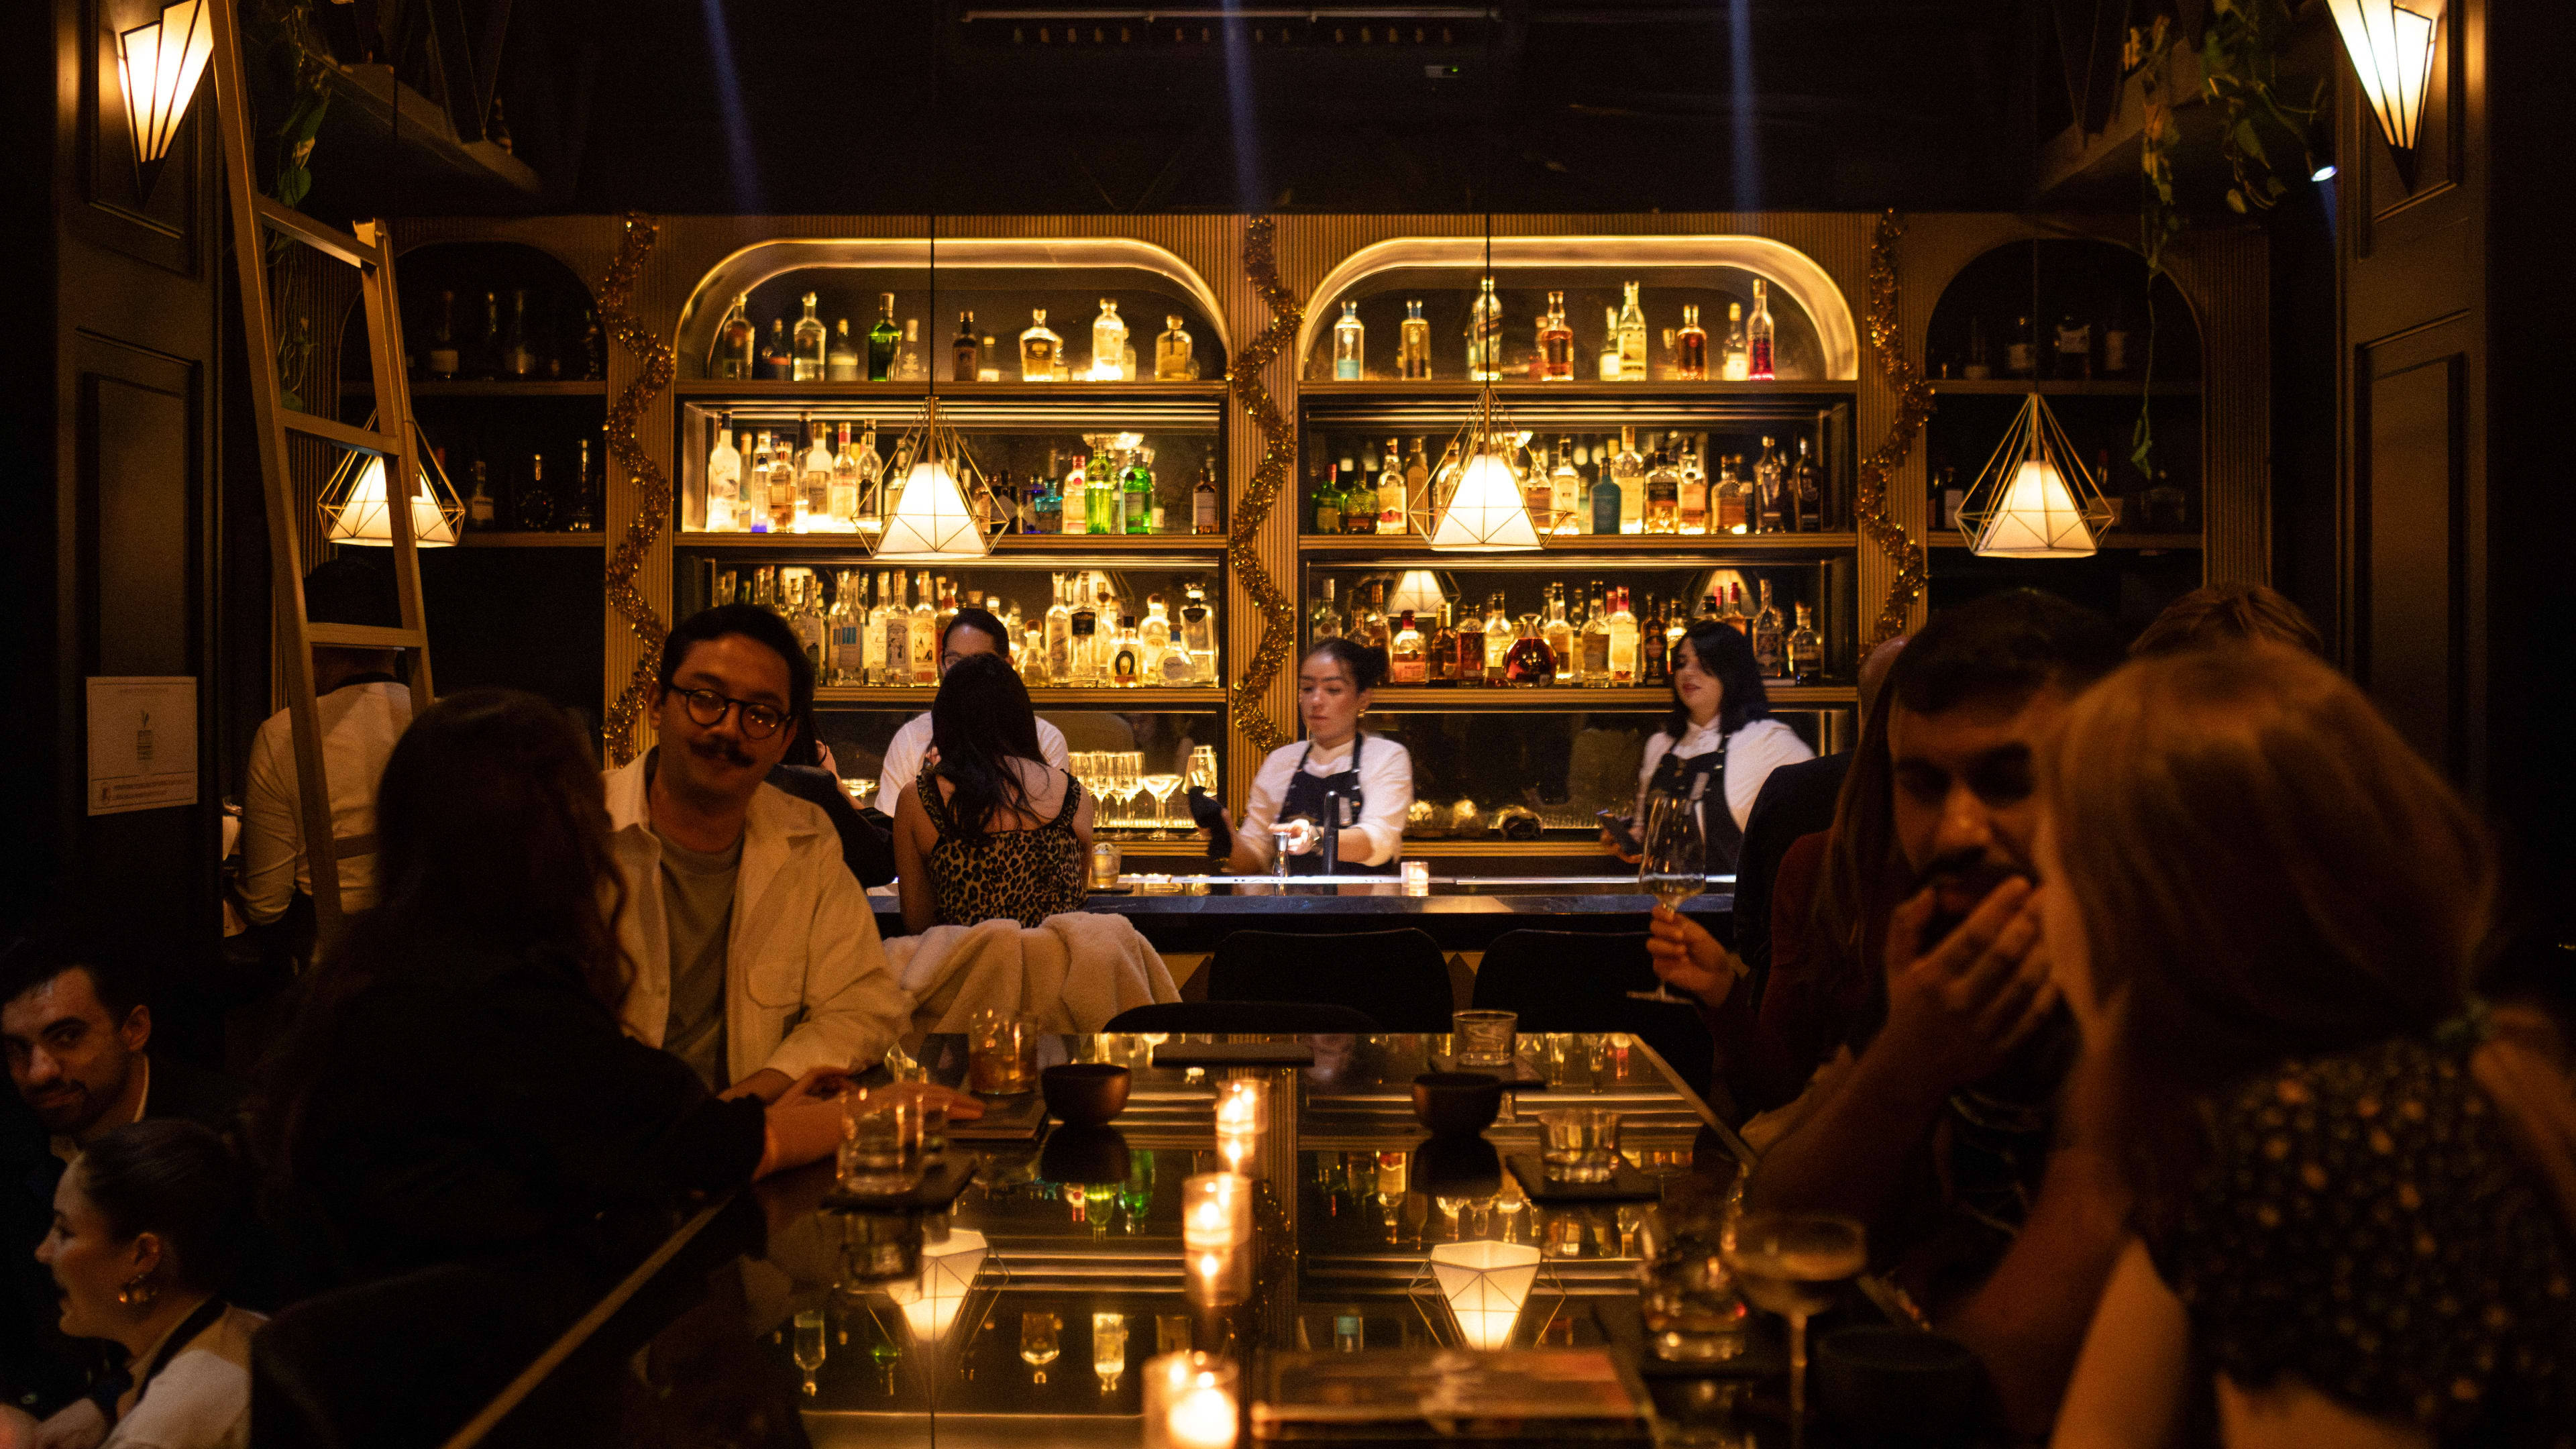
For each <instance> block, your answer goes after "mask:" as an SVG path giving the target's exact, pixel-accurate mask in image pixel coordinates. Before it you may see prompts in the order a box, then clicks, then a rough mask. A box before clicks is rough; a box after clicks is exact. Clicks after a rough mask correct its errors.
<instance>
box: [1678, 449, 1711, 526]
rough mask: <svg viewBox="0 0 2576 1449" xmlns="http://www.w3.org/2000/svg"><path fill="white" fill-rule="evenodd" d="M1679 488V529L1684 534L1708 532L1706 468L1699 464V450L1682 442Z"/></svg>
mask: <svg viewBox="0 0 2576 1449" xmlns="http://www.w3.org/2000/svg"><path fill="white" fill-rule="evenodd" d="M1679 471H1680V473H1681V478H1682V488H1681V495H1682V496H1681V531H1682V532H1684V533H1686V534H1705V533H1707V532H1708V469H1706V468H1705V467H1703V466H1701V464H1700V459H1699V450H1698V449H1697V448H1694V447H1692V446H1691V445H1690V444H1689V443H1687V442H1685V443H1683V444H1682V456H1681V463H1680V467H1679Z"/></svg>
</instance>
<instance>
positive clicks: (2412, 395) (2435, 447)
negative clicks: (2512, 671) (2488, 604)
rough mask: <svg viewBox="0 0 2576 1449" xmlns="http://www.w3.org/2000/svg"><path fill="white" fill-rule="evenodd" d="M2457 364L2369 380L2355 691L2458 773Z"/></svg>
mask: <svg viewBox="0 0 2576 1449" xmlns="http://www.w3.org/2000/svg"><path fill="white" fill-rule="evenodd" d="M2466 364H2467V359H2465V358H2463V357H2461V356H2459V355H2458V354H2456V353H2454V354H2449V355H2445V356H2440V357H2435V358H2431V359H2429V360H2425V361H2420V362H2413V363H2410V364H2407V365H2403V366H2400V367H2398V368H2397V369H2395V370H2394V371H2389V372H2385V373H2379V374H2378V375H2375V376H2371V375H2370V372H2369V370H2368V368H2367V364H2365V370H2364V375H2365V376H2370V381H2369V395H2368V398H2367V400H2366V402H2365V404H2364V407H2363V412H2364V416H2365V419H2366V421H2365V424H2364V429H2365V430H2364V432H2363V435H2362V437H2361V439H2360V443H2361V448H2362V456H2361V457H2360V458H2359V459H2358V460H2357V469H2356V471H2357V472H2358V474H2359V481H2360V485H2361V487H2360V492H2361V505H2362V509H2363V519H2362V530H2363V533H2364V536H2365V537H2366V538H2367V540H2368V542H2367V552H2366V558H2367V575H2366V577H2367V580H2368V583H2367V586H2366V592H2365V594H2364V598H2363V611H2364V615H2365V619H2366V624H2365V633H2364V639H2365V652H2364V657H2363V659H2362V660H2361V669H2362V680H2363V683H2364V684H2365V685H2366V687H2367V688H2368V689H2369V690H2370V693H2371V697H2372V698H2373V699H2375V700H2377V701H2378V702H2379V706H2380V708H2381V709H2382V710H2383V711H2385V712H2386V714H2387V715H2388V718H2389V719H2390V720H2391V721H2392V722H2393V723H2394V724H2395V725H2396V726H2397V728H2398V729H2399V730H2401V731H2402V732H2404V733H2405V735H2406V737H2407V738H2408V739H2409V740H2410V741H2412V742H2413V743H2414V745H2415V747H2416V748H2417V749H2418V750H2420V751H2422V752H2423V754H2424V756H2425V758H2427V759H2430V760H2433V761H2436V762H2437V763H2440V764H2442V765H2443V766H2444V767H2445V768H2448V769H2451V770H2453V771H2457V770H2458V769H2459V768H2460V766H2461V763H2462V755H2463V751H2462V749H2461V745H2462V742H2463V730H2462V726H2463V723H2464V721H2463V720H2462V718H2461V716H2462V713H2463V703H2464V701H2463V692H2462V686H2463V683H2464V680H2465V677H2466V662H2467V660H2466V655H2467V647H2468V641H2467V640H2466V639H2465V638H2463V637H2462V633H2463V631H2462V624H2463V617H2462V614H2463V611H2462V609H2461V592H2462V589H2463V587H2464V586H2465V584H2466V582H2467V581H2466V579H2465V577H2464V574H2463V570H2462V568H2461V543H2462V538H2461V534H2462V529H2461V523H2462V519H2461V513H2462V504H2463V502H2464V499H2465V496H2466V480H2465V479H2464V478H2463V477H2462V476H2461V466H2460V463H2461V456H2462V442H2463V434H2464V432H2465V423H2466V419H2465V418H2464V416H2463V412H2464V406H2463V405H2464V401H2465V393H2464V388H2463V379H2464V377H2465V375H2466V372H2467V365H2466Z"/></svg>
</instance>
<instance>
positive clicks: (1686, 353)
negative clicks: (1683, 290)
mask: <svg viewBox="0 0 2576 1449" xmlns="http://www.w3.org/2000/svg"><path fill="white" fill-rule="evenodd" d="M1673 375H1674V376H1675V377H1678V378H1680V379H1681V380H1682V381H1684V382H1705V381H1706V380H1707V379H1708V332H1707V330H1706V329H1705V328H1703V327H1701V326H1700V325H1699V305H1698V304H1697V303H1695V302H1685V303H1683V304H1682V330H1681V332H1680V333H1679V335H1677V336H1676V337H1675V338H1674V339H1673Z"/></svg>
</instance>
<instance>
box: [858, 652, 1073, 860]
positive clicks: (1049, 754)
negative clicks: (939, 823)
mask: <svg viewBox="0 0 2576 1449" xmlns="http://www.w3.org/2000/svg"><path fill="white" fill-rule="evenodd" d="M977 654H999V655H1001V656H1002V657H1003V658H1004V659H1008V658H1010V657H1011V646H1010V636H1009V635H1008V634H1006V633H1004V632H1003V629H1002V621H1001V620H999V619H996V618H994V617H993V616H992V615H991V614H989V613H987V612H985V611H984V610H982V609H960V610H958V611H957V616H956V617H955V618H953V619H950V620H949V621H948V632H947V634H946V635H945V636H943V637H942V638H941V639H940V641H939V672H940V674H941V675H942V676H943V677H944V676H945V675H946V674H947V673H948V671H949V669H950V668H951V667H952V666H954V665H955V664H956V663H957V661H958V660H960V659H965V658H968V657H970V656H972V655H977ZM929 753H930V712H929V711H928V710H924V711H922V712H921V713H919V714H917V715H914V716H913V717H912V718H910V719H908V720H905V721H904V722H903V728H901V729H899V730H896V731H895V732H894V738H893V739H892V740H890V741H888V742H887V743H886V752H885V768H884V770H883V771H882V772H881V773H880V774H879V775H878V776H877V808H878V809H879V810H882V811H884V812H885V813H886V815H887V817H888V818H892V817H893V815H894V807H895V803H896V797H898V796H900V795H901V794H903V792H904V791H906V790H909V789H911V788H912V782H913V781H915V780H918V779H920V778H921V762H922V759H923V757H924V756H926V755H928V754H929ZM1038 753H1039V754H1041V755H1043V756H1045V757H1046V762H1047V763H1048V764H1050V765H1053V766H1055V767H1056V768H1057V769H1059V770H1064V769H1070V768H1072V764H1073V755H1072V753H1071V752H1070V751H1068V750H1066V748H1065V744H1064V731H1062V730H1060V729H1057V728H1056V727H1055V726H1054V725H1051V724H1048V723H1047V722H1046V721H1045V720H1044V719H1041V720H1039V721H1038Z"/></svg>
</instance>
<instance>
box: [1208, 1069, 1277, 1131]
mask: <svg viewBox="0 0 2576 1449" xmlns="http://www.w3.org/2000/svg"><path fill="white" fill-rule="evenodd" d="M1269 1129H1270V1082H1269V1080H1268V1079H1267V1078H1263V1077H1234V1078H1230V1079H1228V1080H1226V1081H1224V1082H1220V1083H1218V1084H1217V1089H1216V1130H1217V1131H1218V1132H1220V1133H1225V1132H1237V1133H1240V1132H1266V1131H1268V1130H1269Z"/></svg>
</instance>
